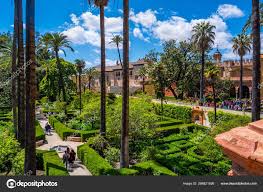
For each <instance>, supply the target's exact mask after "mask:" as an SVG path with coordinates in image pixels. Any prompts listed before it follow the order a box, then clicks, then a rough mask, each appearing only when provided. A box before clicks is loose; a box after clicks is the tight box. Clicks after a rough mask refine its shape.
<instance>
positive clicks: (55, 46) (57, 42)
mask: <svg viewBox="0 0 263 192" xmlns="http://www.w3.org/2000/svg"><path fill="white" fill-rule="evenodd" d="M45 36H46V37H44V39H46V40H47V43H46V44H47V46H48V48H49V49H51V51H52V52H53V54H54V55H55V58H56V61H57V68H58V73H59V95H60V93H61V91H62V96H63V101H64V102H67V96H66V90H65V82H64V79H63V71H62V66H61V62H60V58H59V51H62V52H63V53H64V55H65V56H66V51H65V48H67V49H69V50H71V51H72V52H74V49H73V48H72V47H71V45H70V43H71V42H70V41H69V40H68V38H67V36H66V35H63V34H62V33H46V34H45ZM65 113H67V111H66V108H65Z"/></svg>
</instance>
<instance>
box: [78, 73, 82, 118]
mask: <svg viewBox="0 0 263 192" xmlns="http://www.w3.org/2000/svg"><path fill="white" fill-rule="evenodd" d="M81 99H82V98H81V71H80V73H79V112H80V114H81V108H82V100H81Z"/></svg>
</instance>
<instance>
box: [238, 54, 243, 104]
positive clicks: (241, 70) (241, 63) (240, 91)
mask: <svg viewBox="0 0 263 192" xmlns="http://www.w3.org/2000/svg"><path fill="white" fill-rule="evenodd" d="M242 98H243V56H240V82H239V100H241V99H242Z"/></svg>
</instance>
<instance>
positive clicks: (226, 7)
mask: <svg viewBox="0 0 263 192" xmlns="http://www.w3.org/2000/svg"><path fill="white" fill-rule="evenodd" d="M217 12H218V15H220V16H221V17H223V18H239V17H243V16H244V13H243V11H242V10H241V9H239V8H238V7H237V6H236V5H230V4H223V5H220V6H219V7H218V10H217Z"/></svg>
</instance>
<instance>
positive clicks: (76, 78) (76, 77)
mask: <svg viewBox="0 0 263 192" xmlns="http://www.w3.org/2000/svg"><path fill="white" fill-rule="evenodd" d="M75 81H76V93H77V94H78V75H77V73H76V76H75Z"/></svg>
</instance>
